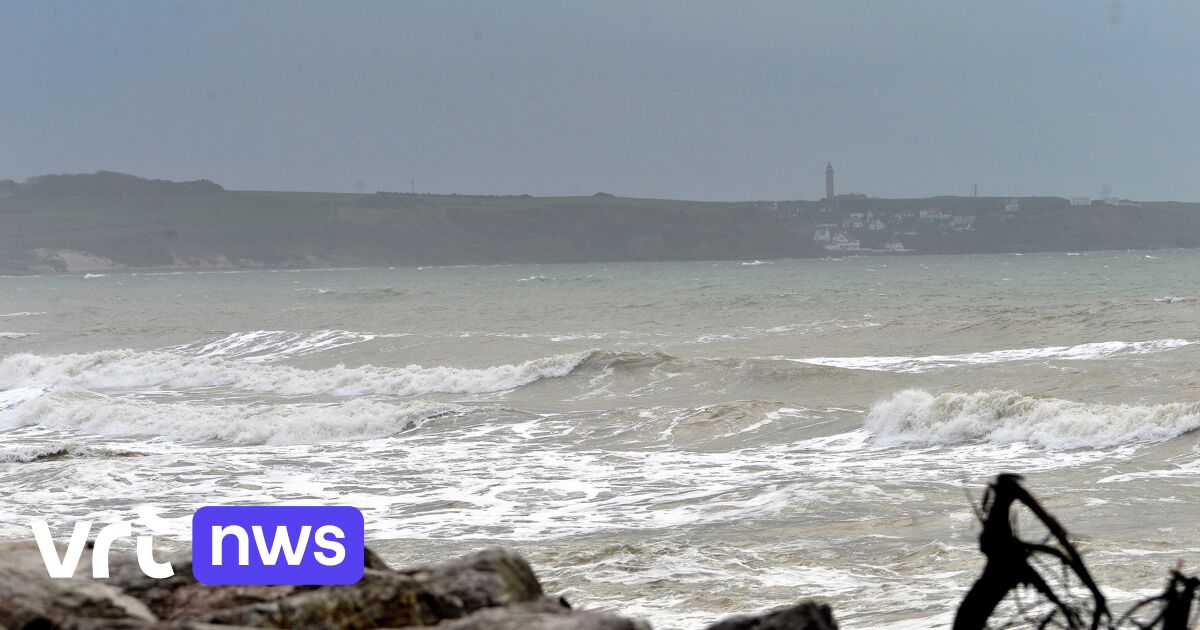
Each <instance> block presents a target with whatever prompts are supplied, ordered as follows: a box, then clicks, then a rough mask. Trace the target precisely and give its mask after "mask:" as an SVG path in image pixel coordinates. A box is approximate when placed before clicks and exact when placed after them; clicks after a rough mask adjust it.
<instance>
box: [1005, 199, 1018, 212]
mask: <svg viewBox="0 0 1200 630" xmlns="http://www.w3.org/2000/svg"><path fill="white" fill-rule="evenodd" d="M1004 211H1005V212H1020V211H1021V201H1020V200H1019V199H1017V198H1015V197H1014V198H1012V199H1009V200H1008V201H1005V202H1004Z"/></svg>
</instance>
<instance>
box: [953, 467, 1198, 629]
mask: <svg viewBox="0 0 1200 630" xmlns="http://www.w3.org/2000/svg"><path fill="white" fill-rule="evenodd" d="M1017 504H1020V505H1023V506H1025V508H1027V509H1028V510H1029V512H1030V513H1031V514H1032V515H1033V516H1034V518H1035V519H1036V520H1037V521H1038V522H1039V523H1041V524H1042V525H1043V526H1044V527H1045V528H1046V530H1047V531H1048V532H1049V534H1048V536H1046V538H1045V539H1044V540H1043V541H1041V542H1031V541H1026V540H1022V539H1021V538H1020V537H1019V536H1018V533H1017V531H1016V515H1015V514H1014V512H1013V508H1014V506H1016V505H1017ZM979 517H980V520H981V521H982V523H983V532H982V533H981V534H980V535H979V548H980V551H982V552H983V554H984V556H985V557H986V558H987V563H986V564H985V565H984V569H983V574H982V575H980V576H979V579H978V580H976V581H975V584H974V585H973V586H972V587H971V590H970V591H968V592H967V595H966V596H965V597H964V598H963V601H962V603H961V604H960V605H959V608H958V613H957V615H956V616H955V618H954V626H953V630H984V629H985V628H988V627H989V625H988V622H989V620H992V619H993V617H994V616H996V615H997V612H996V609H997V607H998V606H1000V604H1001V602H1003V601H1004V600H1005V598H1007V597H1009V596H1010V595H1013V596H1014V597H1013V599H1014V605H1013V608H1015V609H1016V617H1017V618H1016V619H1007V620H999V621H998V625H996V626H995V627H998V628H1011V627H1018V626H1020V627H1032V628H1065V629H1068V630H1084V629H1085V628H1086V629H1088V630H1101V629H1104V630H1115V629H1116V628H1123V627H1129V628H1139V629H1142V630H1187V629H1188V628H1189V627H1190V625H1189V623H1190V617H1191V610H1192V601H1193V600H1194V599H1195V596H1196V590H1197V588H1198V587H1200V579H1197V578H1195V577H1188V576H1185V575H1183V574H1182V573H1181V572H1180V571H1179V570H1176V571H1174V572H1172V573H1171V578H1170V581H1169V582H1168V584H1167V588H1166V590H1165V591H1164V592H1163V593H1162V594H1160V595H1157V596H1155V597H1151V598H1148V599H1146V600H1143V601H1141V602H1139V603H1137V604H1136V605H1134V606H1133V607H1132V608H1130V610H1129V611H1128V612H1126V613H1125V614H1124V615H1123V616H1121V617H1120V618H1119V619H1115V620H1114V618H1113V615H1112V614H1111V613H1110V612H1109V608H1108V602H1107V600H1106V599H1105V597H1104V594H1103V593H1102V592H1101V590H1100V587H1099V586H1098V585H1097V584H1096V581H1095V580H1094V579H1093V578H1092V575H1091V573H1090V572H1088V569H1087V566H1086V565H1085V564H1084V562H1083V558H1082V556H1081V555H1080V553H1079V550H1078V549H1076V547H1075V545H1074V544H1073V543H1072V542H1071V541H1070V539H1069V537H1068V536H1067V532H1066V530H1065V529H1064V528H1063V526H1062V525H1060V524H1059V522H1058V520H1057V519H1055V518H1054V516H1053V515H1051V514H1050V513H1049V512H1048V511H1046V509H1045V508H1044V507H1042V505H1041V504H1040V503H1038V501H1037V499H1035V498H1034V497H1033V495H1032V494H1030V493H1029V491H1028V490H1026V489H1025V487H1024V486H1022V485H1021V477H1020V476H1018V475H1011V474H1003V475H999V476H997V477H996V480H995V481H993V482H992V483H991V484H990V485H989V486H988V489H987V492H985V493H984V497H983V502H982V509H981V512H980V514H979ZM1047 562H1049V563H1051V565H1053V568H1056V569H1058V571H1055V572H1054V573H1053V574H1052V573H1051V571H1049V570H1047V569H1046V567H1045V563H1047ZM1047 574H1051V575H1058V576H1060V577H1057V578H1056V579H1055V580H1054V583H1055V586H1052V585H1051V580H1048V579H1047V577H1046V575H1047ZM1073 582H1078V583H1079V584H1080V585H1082V587H1083V589H1084V590H1085V591H1086V595H1085V596H1084V598H1083V599H1082V600H1080V599H1079V597H1078V596H1077V595H1076V592H1075V591H1077V590H1078V589H1073V588H1072V586H1073ZM1026 587H1028V588H1031V589H1032V590H1033V591H1034V593H1035V594H1036V596H1037V597H1038V598H1039V599H1038V601H1036V602H1035V604H1034V605H1033V606H1028V605H1023V604H1022V602H1021V601H1020V598H1019V596H1020V595H1021V593H1022V591H1023V589H1024V588H1026ZM1035 608H1036V609H1037V610H1036V611H1035V610H1034V609H1035ZM1146 616H1148V619H1145V620H1142V618H1143V617H1146Z"/></svg>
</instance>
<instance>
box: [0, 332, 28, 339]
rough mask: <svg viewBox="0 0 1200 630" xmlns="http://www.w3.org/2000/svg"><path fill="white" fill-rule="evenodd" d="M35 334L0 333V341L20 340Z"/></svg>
mask: <svg viewBox="0 0 1200 630" xmlns="http://www.w3.org/2000/svg"><path fill="white" fill-rule="evenodd" d="M35 334H37V333H19V332H0V339H20V338H21V337H28V336H30V335H35Z"/></svg>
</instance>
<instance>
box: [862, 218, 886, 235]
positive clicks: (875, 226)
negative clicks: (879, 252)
mask: <svg viewBox="0 0 1200 630" xmlns="http://www.w3.org/2000/svg"><path fill="white" fill-rule="evenodd" d="M885 228H887V224H886V223H884V222H883V220H882V219H880V218H878V217H876V218H874V219H872V220H871V221H870V222H868V223H867V229H868V230H871V231H872V232H878V231H880V230H882V229H885Z"/></svg>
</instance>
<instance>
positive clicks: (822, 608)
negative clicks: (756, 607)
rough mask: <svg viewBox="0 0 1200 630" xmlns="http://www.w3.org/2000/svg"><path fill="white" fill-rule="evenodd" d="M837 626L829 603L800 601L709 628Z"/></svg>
mask: <svg viewBox="0 0 1200 630" xmlns="http://www.w3.org/2000/svg"><path fill="white" fill-rule="evenodd" d="M837 627H838V626H837V622H836V621H834V620H833V611H831V610H830V609H829V606H828V605H826V604H817V603H814V602H800V603H799V604H796V605H795V606H789V607H787V608H781V609H779V610H773V611H771V612H767V613H762V614H760V615H736V616H733V617H726V618H725V619H722V620H721V621H718V622H717V623H715V624H713V625H711V626H709V627H708V630H837Z"/></svg>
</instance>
